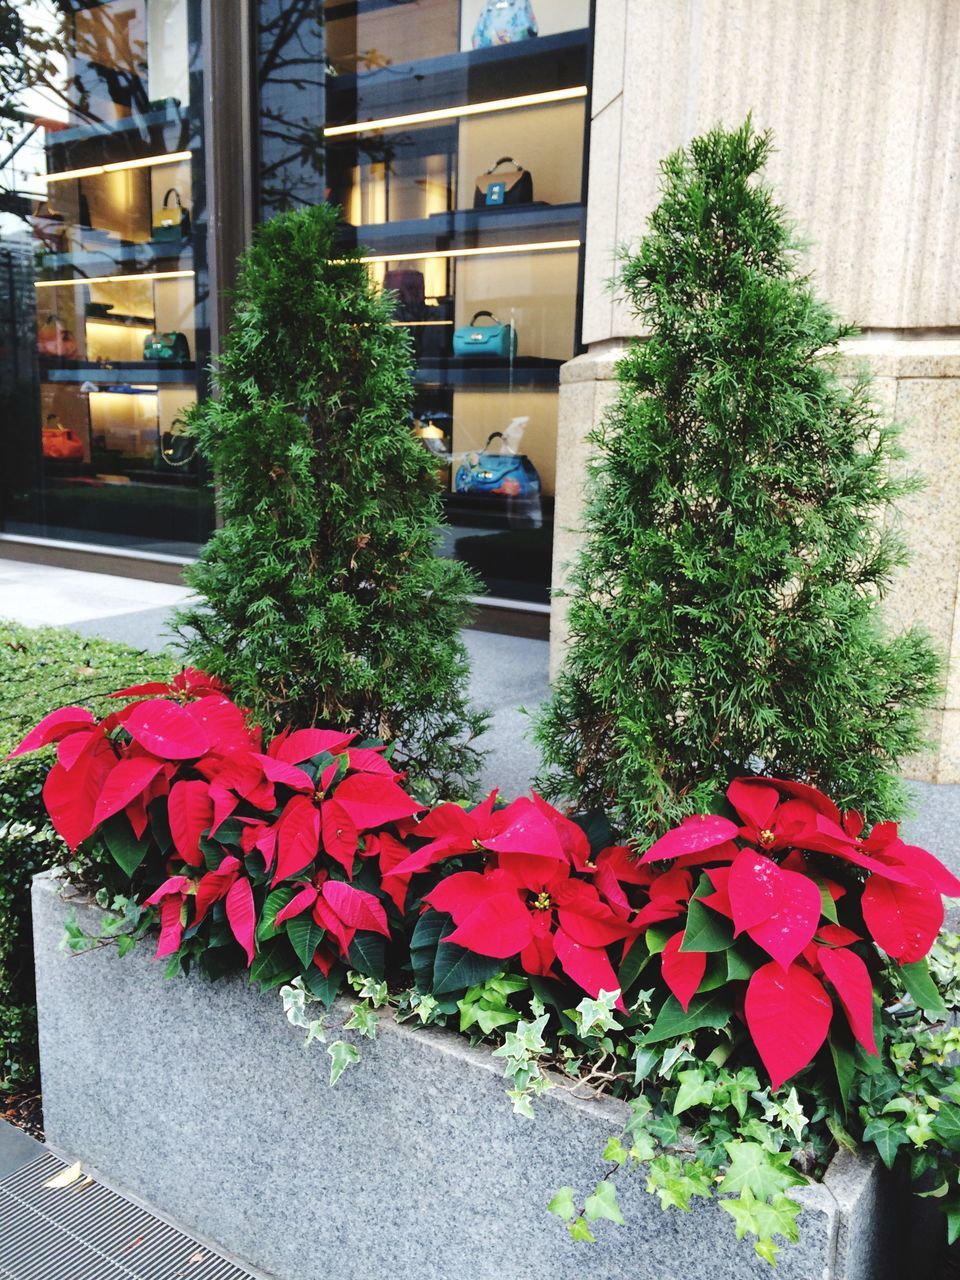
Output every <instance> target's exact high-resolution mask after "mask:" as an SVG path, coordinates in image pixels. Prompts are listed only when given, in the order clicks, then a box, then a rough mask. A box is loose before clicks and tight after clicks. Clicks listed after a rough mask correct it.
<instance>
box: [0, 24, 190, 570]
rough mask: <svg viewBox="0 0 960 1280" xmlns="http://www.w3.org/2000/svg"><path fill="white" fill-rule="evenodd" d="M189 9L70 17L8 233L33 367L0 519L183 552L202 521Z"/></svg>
mask: <svg viewBox="0 0 960 1280" xmlns="http://www.w3.org/2000/svg"><path fill="white" fill-rule="evenodd" d="M199 14H200V4H199V0H113V2H106V3H84V4H78V5H71V6H69V7H68V12H66V13H65V14H64V16H63V18H62V23H63V26H62V47H61V48H60V59H61V70H62V75H60V76H59V78H58V80H57V82H56V83H55V84H52V85H51V86H50V92H51V95H52V96H51V98H50V101H52V102H54V103H55V104H56V105H55V108H50V109H49V112H48V113H47V114H45V115H44V116H43V117H42V118H41V119H40V120H39V121H38V124H39V130H40V132H39V134H38V136H39V137H42V138H43V149H42V155H41V157H40V159H41V165H40V167H41V170H42V172H41V174H40V176H39V178H38V179H36V180H35V182H34V186H35V187H39V188H40V190H39V192H38V193H37V194H34V195H33V196H32V198H28V197H27V196H24V198H23V202H22V210H21V211H22V213H23V224H24V225H23V227H22V229H21V230H20V231H19V232H18V233H15V236H16V238H17V239H18V240H19V241H20V242H23V241H24V240H25V239H26V238H27V234H29V237H30V240H31V242H32V259H33V270H32V272H31V275H32V277H33V278H32V280H31V292H32V294H33V298H32V302H33V306H32V308H31V311H32V316H31V319H32V320H33V322H34V324H35V345H34V351H33V353H32V358H31V361H30V364H31V368H32V371H35V374H36V378H37V381H36V384H35V387H34V391H33V394H32V396H31V397H30V404H31V405H32V412H31V413H30V418H31V423H30V433H31V434H32V437H33V441H34V442H35V443H34V444H33V445H32V447H31V446H29V445H27V444H26V442H25V441H24V439H23V437H22V432H23V428H22V426H21V427H20V428H19V429H18V430H19V431H20V435H19V436H18V451H19V458H18V467H17V469H16V475H15V478H14V479H13V480H12V481H11V483H10V484H9V486H7V487H6V488H5V490H4V493H3V512H2V516H3V527H4V529H5V530H6V531H7V532H12V533H39V534H42V535H45V536H54V537H61V538H68V539H76V540H81V541H90V542H100V543H112V544H116V545H122V546H128V547H130V546H133V547H139V548H142V549H155V550H164V551H173V552H178V553H181V554H190V553H191V552H193V551H195V550H196V549H197V547H198V546H199V545H200V544H201V543H202V542H203V541H204V540H205V538H206V537H207V536H208V534H209V531H210V528H211V527H212V515H213V513H212V503H211V499H210V494H209V490H208V485H207V476H206V475H205V474H204V472H203V469H202V467H201V465H200V463H199V460H198V459H197V458H196V456H195V454H194V451H193V449H192V447H190V446H188V445H187V444H186V443H185V442H184V440H183V435H184V433H183V426H182V418H183V414H184V412H185V410H186V409H188V408H189V407H190V405H191V404H193V403H195V401H196V398H197V395H198V393H200V392H201V391H202V390H203V381H204V378H205V374H204V370H205V368H206V365H207V363H208V357H209V339H208V330H207V320H206V306H205V303H206V292H207V283H206V270H205V253H204V237H205V233H206V212H205V208H204V187H203V138H202V124H201V109H200V108H201V103H202V68H201V65H200V27H199ZM3 238H4V239H5V240H9V239H13V238H14V235H11V234H10V233H9V232H7V231H6V230H5V232H4V237H3ZM18 299H19V301H21V302H26V299H25V297H23V296H22V295H18Z"/></svg>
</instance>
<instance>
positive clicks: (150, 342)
mask: <svg viewBox="0 0 960 1280" xmlns="http://www.w3.org/2000/svg"><path fill="white" fill-rule="evenodd" d="M143 358H144V360H189V359H190V344H189V343H188V342H187V338H186V334H183V333H150V334H148V335H147V336H146V338H144V340H143Z"/></svg>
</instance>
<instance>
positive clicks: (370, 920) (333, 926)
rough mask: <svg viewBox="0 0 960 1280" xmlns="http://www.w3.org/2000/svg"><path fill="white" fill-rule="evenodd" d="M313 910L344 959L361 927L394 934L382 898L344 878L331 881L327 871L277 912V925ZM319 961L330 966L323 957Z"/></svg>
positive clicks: (384, 934)
mask: <svg viewBox="0 0 960 1280" xmlns="http://www.w3.org/2000/svg"><path fill="white" fill-rule="evenodd" d="M311 909H312V912H313V919H314V921H315V923H316V924H318V925H319V926H320V928H321V929H324V930H326V932H327V933H329V934H330V935H331V937H333V938H334V939H335V940H336V942H337V945H338V947H339V949H340V954H341V955H342V956H343V958H344V959H346V958H347V953H348V951H349V950H350V944H351V943H352V942H353V939H354V937H355V936H356V934H357V931H358V930H360V929H365V930H368V931H369V932H371V933H379V934H382V935H383V936H384V937H385V938H389V937H390V928H389V925H388V924H387V917H386V914H385V912H384V910H383V904H382V903H381V902H380V901H379V899H377V898H376V897H375V896H374V895H373V894H372V893H367V892H366V891H365V890H363V889H356V888H354V886H353V885H351V884H345V883H344V882H343V881H342V880H330V879H329V878H328V876H327V873H326V872H325V871H320V872H318V873H317V875H316V876H314V878H313V882H312V883H311V884H308V885H304V886H303V887H302V888H301V889H300V890H299V892H298V893H296V894H295V895H294V897H293V898H291V900H290V901H289V902H288V903H287V905H286V906H285V907H283V908H282V909H281V910H280V911H278V912H277V918H276V925H277V927H278V928H279V926H280V925H282V924H283V923H284V922H285V921H287V920H292V919H294V918H295V917H296V916H300V915H303V913H304V912H305V911H309V910H311ZM317 963H318V964H319V965H320V967H321V968H324V969H325V968H326V966H325V964H324V963H323V961H322V960H320V961H317Z"/></svg>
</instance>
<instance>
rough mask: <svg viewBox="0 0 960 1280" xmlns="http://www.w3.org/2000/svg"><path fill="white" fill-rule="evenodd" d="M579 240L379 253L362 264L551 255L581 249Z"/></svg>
mask: <svg viewBox="0 0 960 1280" xmlns="http://www.w3.org/2000/svg"><path fill="white" fill-rule="evenodd" d="M579 248H580V241H579V240H541V241H539V242H534V243H533V244H496V245H491V246H490V247H489V248H487V247H486V246H482V247H480V248H476V249H428V250H426V251H424V252H422V253H403V252H402V251H398V252H396V253H378V254H376V255H375V256H373V257H370V258H361V259H360V261H361V262H366V263H377V262H427V261H429V259H431V258H479V257H481V256H492V255H494V254H501V253H549V252H552V251H554V250H557V249H579Z"/></svg>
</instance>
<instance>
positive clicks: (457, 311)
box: [325, 0, 591, 603]
mask: <svg viewBox="0 0 960 1280" xmlns="http://www.w3.org/2000/svg"><path fill="white" fill-rule="evenodd" d="M326 13H327V64H328V67H329V78H328V84H327V101H326V128H325V135H326V143H327V155H326V164H327V175H328V179H327V180H328V188H329V193H328V194H329V198H330V199H331V200H333V201H335V202H336V203H337V204H339V205H340V206H341V207H342V209H343V217H344V239H345V241H346V242H347V243H349V244H351V245H353V246H357V247H359V248H361V250H362V251H363V252H364V254H365V256H366V257H367V259H368V261H369V264H370V270H371V272H372V273H373V274H374V276H375V277H376V279H377V280H379V281H380V282H381V283H382V284H383V285H384V287H385V288H388V289H391V290H393V291H394V292H395V293H396V295H397V309H396V317H397V320H396V322H397V323H398V324H403V325H405V326H407V327H408V328H409V330H410V333H411V335H412V338H413V342H414V346H415V352H416V367H415V369H414V371H413V379H414V383H415V387H416V398H415V406H414V421H413V423H412V424H411V425H412V428H413V430H414V431H415V432H416V433H417V434H418V436H419V437H420V438H421V440H422V441H423V444H424V447H425V448H428V449H430V451H431V452H432V453H434V454H435V456H436V459H437V468H438V472H439V474H440V476H441V478H442V482H443V486H444V491H445V494H446V506H447V514H448V518H449V521H450V525H451V528H450V531H449V533H448V535H447V541H446V545H445V547H444V550H445V552H446V553H447V554H450V555H455V556H457V557H459V558H462V559H464V560H466V561H467V562H469V563H470V564H471V565H473V567H474V568H476V569H477V570H478V571H479V573H480V574H481V576H482V577H483V578H484V580H485V582H486V585H487V588H488V590H489V592H490V593H491V594H492V595H494V596H499V597H505V598H508V599H512V600H517V601H528V602H530V601H532V602H538V603H546V601H547V600H548V591H549V582H550V574H551V558H552V547H553V505H554V477H555V473H556V450H557V399H558V396H557V391H558V379H559V369H560V366H561V364H562V363H563V362H564V361H566V360H569V359H570V358H571V357H572V356H573V355H575V354H576V343H577V333H578V329H579V282H580V271H581V255H582V243H583V234H584V200H585V171H584V157H585V154H586V141H587V140H586V128H587V120H588V112H587V97H588V92H589V67H590V64H591V59H590V26H591V13H590V4H589V2H588V0H555V2H553V3H542V2H541V3H535V4H532V5H531V4H528V3H527V2H526V0H407V2H405V3H397V2H396V0H328V3H327V8H326Z"/></svg>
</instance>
